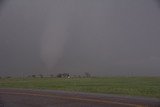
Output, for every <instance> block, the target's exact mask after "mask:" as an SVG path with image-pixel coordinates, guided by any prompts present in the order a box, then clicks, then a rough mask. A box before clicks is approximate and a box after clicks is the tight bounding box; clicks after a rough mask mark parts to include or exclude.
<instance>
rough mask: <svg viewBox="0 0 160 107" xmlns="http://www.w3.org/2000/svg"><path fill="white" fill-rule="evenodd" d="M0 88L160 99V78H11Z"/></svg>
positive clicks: (1, 83) (0, 80) (4, 80)
mask: <svg viewBox="0 0 160 107" xmlns="http://www.w3.org/2000/svg"><path fill="white" fill-rule="evenodd" d="M0 88H25V89H26V88H28V89H54V90H68V91H80V92H92V93H106V94H119V95H131V96H146V97H155V98H160V77H104V78H69V79H67V78H23V79H22V78H10V79H0Z"/></svg>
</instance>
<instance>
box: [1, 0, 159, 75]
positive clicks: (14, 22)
mask: <svg viewBox="0 0 160 107" xmlns="http://www.w3.org/2000/svg"><path fill="white" fill-rule="evenodd" d="M159 19H160V3H158V0H45V1H44V0H6V1H4V2H0V76H1V75H2V76H6V75H14V76H21V75H30V74H57V73H61V72H68V73H70V74H73V75H74V74H78V75H79V74H83V73H84V72H90V73H91V74H92V75H98V76H108V75H149V76H160V20H159Z"/></svg>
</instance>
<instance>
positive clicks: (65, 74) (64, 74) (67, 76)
mask: <svg viewBox="0 0 160 107" xmlns="http://www.w3.org/2000/svg"><path fill="white" fill-rule="evenodd" d="M62 77H63V78H69V77H70V76H69V73H63V74H62Z"/></svg>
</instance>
